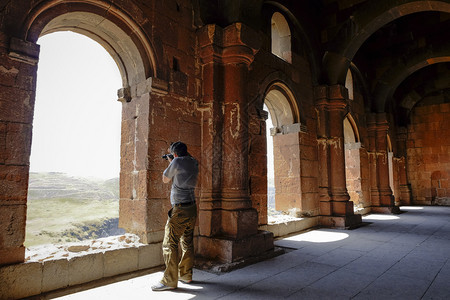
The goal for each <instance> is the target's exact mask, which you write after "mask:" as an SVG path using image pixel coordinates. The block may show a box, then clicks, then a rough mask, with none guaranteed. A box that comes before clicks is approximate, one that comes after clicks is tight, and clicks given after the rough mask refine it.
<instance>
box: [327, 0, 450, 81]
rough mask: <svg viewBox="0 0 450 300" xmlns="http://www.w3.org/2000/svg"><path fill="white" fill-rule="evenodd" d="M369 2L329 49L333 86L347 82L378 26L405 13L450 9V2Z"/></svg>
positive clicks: (329, 66) (356, 14)
mask: <svg viewBox="0 0 450 300" xmlns="http://www.w3.org/2000/svg"><path fill="white" fill-rule="evenodd" d="M380 2H381V1H368V2H367V3H366V4H364V5H363V6H361V7H360V9H358V11H356V12H355V14H354V15H353V16H351V17H350V18H349V19H348V20H347V21H346V22H345V23H344V24H343V25H342V26H341V28H340V29H339V31H338V33H337V34H336V36H335V38H334V39H333V41H332V42H331V43H330V45H332V46H330V48H329V49H328V51H326V52H325V54H324V56H323V59H322V62H323V76H324V77H323V80H324V81H325V83H327V84H329V85H334V84H342V85H344V84H345V77H346V75H347V69H348V67H349V64H350V62H351V61H352V60H353V57H354V55H355V54H356V52H357V51H358V50H359V48H360V47H361V45H362V44H363V43H364V42H365V41H366V40H367V39H368V38H369V37H370V36H371V35H372V34H373V33H374V32H375V31H377V30H378V29H380V28H381V27H383V26H384V25H386V24H387V23H389V22H392V21H394V20H395V19H398V18H400V17H402V16H405V15H409V14H412V13H417V12H423V11H441V12H450V3H448V1H444V0H441V1H421V0H395V1H389V0H385V1H382V2H383V3H380Z"/></svg>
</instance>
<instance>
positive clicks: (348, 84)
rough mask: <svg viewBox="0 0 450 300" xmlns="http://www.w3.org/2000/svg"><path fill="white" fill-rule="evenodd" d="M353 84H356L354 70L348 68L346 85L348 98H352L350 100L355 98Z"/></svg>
mask: <svg viewBox="0 0 450 300" xmlns="http://www.w3.org/2000/svg"><path fill="white" fill-rule="evenodd" d="M353 86H354V84H353V76H352V71H350V69H348V71H347V76H346V77H345V87H346V88H347V90H348V99H350V100H353V99H354V95H353Z"/></svg>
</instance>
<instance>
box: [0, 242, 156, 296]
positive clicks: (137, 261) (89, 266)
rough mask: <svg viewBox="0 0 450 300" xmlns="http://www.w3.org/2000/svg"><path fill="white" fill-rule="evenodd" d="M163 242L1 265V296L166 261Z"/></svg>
mask: <svg viewBox="0 0 450 300" xmlns="http://www.w3.org/2000/svg"><path fill="white" fill-rule="evenodd" d="M161 249H162V245H161V243H155V244H148V245H139V246H136V247H129V248H121V249H112V250H106V251H103V252H96V253H89V254H85V255H80V256H74V257H71V258H58V259H51V258H50V259H48V260H43V261H38V262H37V261H29V262H25V263H20V264H13V265H7V266H2V267H0V281H1V282H2V284H1V285H0V299H18V298H25V297H31V296H35V295H39V294H41V293H45V292H50V291H55V290H58V289H66V288H70V287H75V286H78V285H81V284H86V283H88V282H93V281H98V280H104V279H107V278H112V277H114V276H117V275H121V274H127V273H132V272H136V271H142V270H145V269H150V268H154V267H158V266H161V265H163V264H164V261H163V258H162V250H161Z"/></svg>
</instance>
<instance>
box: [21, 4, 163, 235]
mask: <svg viewBox="0 0 450 300" xmlns="http://www.w3.org/2000/svg"><path fill="white" fill-rule="evenodd" d="M61 12H64V13H63V14H61ZM106 12H107V13H106ZM23 27H24V28H25V29H24V30H25V32H26V34H25V40H27V41H30V42H36V41H37V40H38V38H39V37H40V36H44V35H47V34H49V33H53V32H58V31H73V32H75V33H79V34H82V35H84V36H87V37H89V38H91V39H92V40H94V41H96V42H98V44H100V45H101V46H102V47H103V48H104V49H105V50H106V51H107V52H108V53H109V54H110V56H111V57H112V59H113V60H114V62H115V64H116V66H117V67H118V69H119V71H120V76H121V84H120V85H119V86H117V87H116V88H115V90H116V91H117V90H118V94H117V96H118V100H119V101H121V102H122V104H121V106H122V108H121V109H122V116H121V138H120V210H119V227H120V228H124V229H125V230H126V231H127V232H131V233H136V234H138V235H139V237H140V238H141V241H142V242H144V243H145V242H147V241H148V239H147V238H148V237H147V235H146V232H147V228H148V225H147V223H146V222H147V219H145V218H140V219H139V220H137V219H136V218H138V216H136V214H132V213H129V212H130V211H132V210H139V211H141V212H147V211H148V208H147V201H142V199H141V198H142V197H145V195H143V194H142V193H140V194H137V191H145V190H147V185H148V184H149V183H148V181H144V180H138V177H139V176H141V174H142V173H144V172H148V170H147V165H146V164H145V158H146V157H147V153H148V151H149V147H148V140H147V139H139V138H138V137H139V136H142V135H146V134H148V131H149V118H148V111H147V112H146V110H145V108H146V105H147V107H148V103H149V98H150V92H151V90H152V86H151V84H152V80H151V79H152V76H156V69H155V68H154V66H155V61H154V55H153V51H152V49H151V47H150V44H149V41H148V40H147V39H146V37H145V35H144V34H143V33H142V30H141V29H140V27H139V26H138V25H137V24H136V23H135V22H134V21H133V20H131V19H130V18H129V17H128V16H127V15H125V14H124V12H122V11H120V10H118V9H117V8H114V7H111V6H110V5H107V4H105V3H103V2H92V3H90V2H89V1H83V2H82V3H77V4H76V5H74V6H71V5H68V4H67V3H66V2H60V1H53V2H50V3H49V4H48V5H46V6H43V7H36V8H35V9H34V10H33V11H31V12H30V14H29V16H28V18H27V20H26V21H25V22H24V25H23ZM138 86H139V89H138ZM116 99H117V98H116ZM141 116H143V118H141ZM139 217H140V215H139Z"/></svg>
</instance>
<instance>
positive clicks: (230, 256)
mask: <svg viewBox="0 0 450 300" xmlns="http://www.w3.org/2000/svg"><path fill="white" fill-rule="evenodd" d="M197 248H198V253H199V254H201V256H202V257H204V258H208V259H211V260H214V261H217V262H224V263H231V262H236V261H239V260H243V259H246V258H250V257H255V256H261V255H263V254H265V253H267V252H268V251H273V249H274V245H273V233H272V232H270V231H259V232H258V233H257V234H255V235H252V236H248V237H245V238H242V239H231V238H227V237H206V236H199V237H198V246H197Z"/></svg>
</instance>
